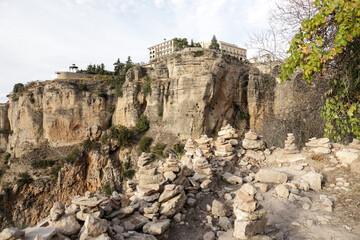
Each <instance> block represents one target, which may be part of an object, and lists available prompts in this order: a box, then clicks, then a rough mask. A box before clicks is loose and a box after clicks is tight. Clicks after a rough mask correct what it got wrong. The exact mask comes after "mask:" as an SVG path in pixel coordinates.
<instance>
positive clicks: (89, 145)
mask: <svg viewBox="0 0 360 240" xmlns="http://www.w3.org/2000/svg"><path fill="white" fill-rule="evenodd" d="M82 147H83V149H84V150H85V151H87V152H89V151H90V150H95V149H99V147H100V144H99V143H97V142H92V141H90V139H86V140H84V141H83V142H82Z"/></svg>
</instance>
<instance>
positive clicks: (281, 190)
mask: <svg viewBox="0 0 360 240" xmlns="http://www.w3.org/2000/svg"><path fill="white" fill-rule="evenodd" d="M275 192H276V194H277V195H278V196H279V197H282V198H287V197H288V196H289V190H288V189H287V187H285V185H283V184H280V185H277V186H276V187H275Z"/></svg>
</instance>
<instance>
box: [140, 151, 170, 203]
mask: <svg viewBox="0 0 360 240" xmlns="http://www.w3.org/2000/svg"><path fill="white" fill-rule="evenodd" d="M151 162H152V160H151V159H150V155H149V154H148V153H142V154H141V156H140V157H139V159H138V163H137V164H138V167H139V170H138V172H137V173H136V174H135V176H136V179H137V180H138V185H137V186H136V190H137V191H136V193H135V196H136V197H137V198H139V199H142V200H145V201H146V202H154V201H155V200H157V199H158V198H159V196H160V193H159V192H160V190H161V185H162V183H163V182H164V181H165V178H164V177H163V174H161V173H158V172H157V168H156V167H153V166H152V165H151Z"/></svg>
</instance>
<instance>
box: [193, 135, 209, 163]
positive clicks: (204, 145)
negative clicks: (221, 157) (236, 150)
mask: <svg viewBox="0 0 360 240" xmlns="http://www.w3.org/2000/svg"><path fill="white" fill-rule="evenodd" d="M212 141H213V138H209V137H208V136H207V135H206V134H204V135H201V137H200V138H199V139H196V140H195V142H196V143H197V144H198V147H199V148H200V149H201V150H202V151H203V153H204V156H205V157H209V156H210V154H211V147H212V146H211V143H212Z"/></svg>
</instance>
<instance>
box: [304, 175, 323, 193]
mask: <svg viewBox="0 0 360 240" xmlns="http://www.w3.org/2000/svg"><path fill="white" fill-rule="evenodd" d="M301 180H303V181H306V182H308V183H309V185H310V188H311V189H313V190H315V191H319V190H321V182H322V180H323V176H322V175H321V174H320V173H316V172H308V173H306V174H305V175H303V176H302V177H301Z"/></svg>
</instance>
